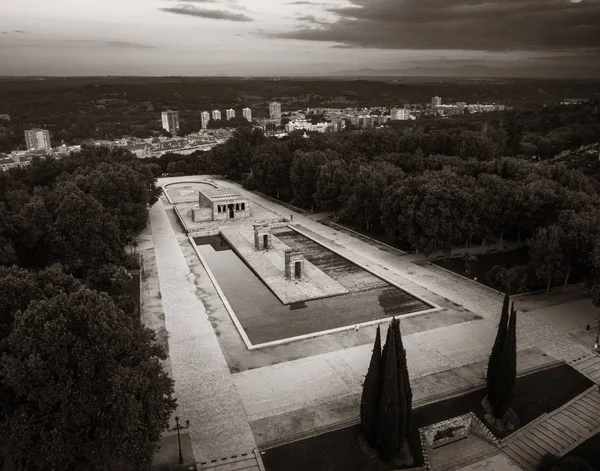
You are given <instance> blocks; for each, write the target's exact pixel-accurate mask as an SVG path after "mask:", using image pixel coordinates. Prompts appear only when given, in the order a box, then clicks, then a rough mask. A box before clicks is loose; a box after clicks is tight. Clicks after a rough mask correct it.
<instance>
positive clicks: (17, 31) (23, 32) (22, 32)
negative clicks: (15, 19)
mask: <svg viewBox="0 0 600 471" xmlns="http://www.w3.org/2000/svg"><path fill="white" fill-rule="evenodd" d="M13 33H19V34H28V33H27V31H23V30H22V29H13Z"/></svg>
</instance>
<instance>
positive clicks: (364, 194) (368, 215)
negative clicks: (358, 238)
mask: <svg viewBox="0 0 600 471" xmlns="http://www.w3.org/2000/svg"><path fill="white" fill-rule="evenodd" d="M402 176H403V172H402V170H400V169H399V168H398V167H395V166H394V165H392V164H389V163H387V162H376V163H370V164H367V165H361V166H360V167H359V168H358V170H357V171H356V172H352V176H351V182H350V185H348V190H347V195H346V196H347V197H346V198H345V201H344V204H343V206H342V209H341V211H340V217H341V218H342V219H344V220H347V221H352V222H353V223H354V224H357V225H358V224H360V225H362V224H364V225H365V227H366V229H367V230H370V229H372V226H373V224H377V223H378V222H379V221H380V219H381V200H382V199H383V197H384V195H385V191H386V189H387V188H388V186H389V185H390V184H391V183H393V182H395V181H399V180H401V179H402Z"/></svg>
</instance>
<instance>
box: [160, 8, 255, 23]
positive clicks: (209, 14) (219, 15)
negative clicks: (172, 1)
mask: <svg viewBox="0 0 600 471" xmlns="http://www.w3.org/2000/svg"><path fill="white" fill-rule="evenodd" d="M161 10H162V11H166V12H169V13H176V14H178V15H188V16H195V17H198V18H208V19H212V20H228V21H254V20H253V19H252V18H250V17H249V16H246V15H244V14H242V13H232V12H230V11H226V10H209V9H207V8H197V7H195V6H193V5H183V4H182V5H177V6H175V7H170V8H161Z"/></svg>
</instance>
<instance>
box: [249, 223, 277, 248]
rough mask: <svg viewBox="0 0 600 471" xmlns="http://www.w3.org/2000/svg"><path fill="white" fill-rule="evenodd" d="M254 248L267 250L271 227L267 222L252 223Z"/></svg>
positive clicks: (269, 246)
mask: <svg viewBox="0 0 600 471" xmlns="http://www.w3.org/2000/svg"><path fill="white" fill-rule="evenodd" d="M253 226H254V248H255V249H256V250H269V249H270V248H272V247H273V245H272V243H271V228H270V227H269V225H268V224H254V225H253Z"/></svg>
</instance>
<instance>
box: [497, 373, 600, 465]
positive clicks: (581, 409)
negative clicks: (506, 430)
mask: <svg viewBox="0 0 600 471" xmlns="http://www.w3.org/2000/svg"><path fill="white" fill-rule="evenodd" d="M598 432H600V391H599V390H598V386H597V385H594V386H592V387H591V388H589V389H588V390H586V391H584V392H583V393H582V394H580V395H579V396H577V397H576V398H574V399H573V400H571V401H570V402H568V403H567V404H565V405H564V406H562V407H560V408H559V409H556V410H555V411H553V412H551V413H549V414H544V415H542V416H540V417H539V418H538V419H536V420H534V421H533V422H531V423H529V424H527V425H526V426H525V427H523V428H522V429H520V430H518V431H517V432H515V433H513V434H511V435H510V436H509V437H507V438H506V439H504V441H503V443H502V452H503V453H504V454H505V455H506V456H508V457H509V458H510V459H511V460H513V461H514V462H515V463H518V464H519V466H521V468H523V469H524V470H526V471H535V469H536V467H537V465H538V463H539V461H540V459H541V458H542V456H544V455H546V454H548V453H552V454H554V455H559V456H562V455H563V454H565V453H566V452H568V451H570V450H572V449H573V448H575V447H576V446H578V445H579V444H581V443H583V442H584V441H585V440H587V439H588V438H590V437H592V436H594V435H596V434H597V433H598Z"/></svg>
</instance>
